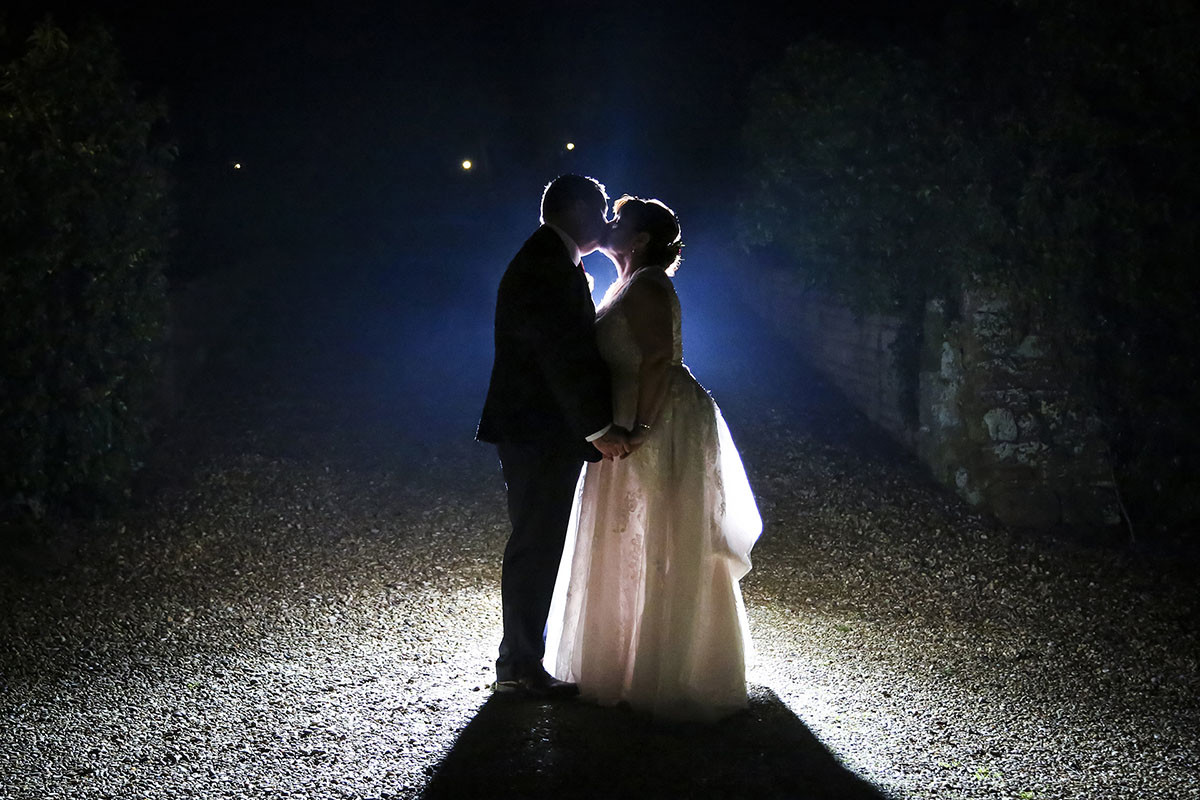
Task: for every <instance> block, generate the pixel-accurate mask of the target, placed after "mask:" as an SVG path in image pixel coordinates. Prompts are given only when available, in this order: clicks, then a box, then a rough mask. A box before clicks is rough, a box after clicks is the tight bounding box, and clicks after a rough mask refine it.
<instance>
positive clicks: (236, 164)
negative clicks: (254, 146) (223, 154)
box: [233, 161, 242, 169]
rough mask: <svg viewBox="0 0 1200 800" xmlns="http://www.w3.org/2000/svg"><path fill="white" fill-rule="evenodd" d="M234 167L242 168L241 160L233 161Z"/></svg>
mask: <svg viewBox="0 0 1200 800" xmlns="http://www.w3.org/2000/svg"><path fill="white" fill-rule="evenodd" d="M233 168H234V169H241V168H242V163H241V162H240V161H235V162H233Z"/></svg>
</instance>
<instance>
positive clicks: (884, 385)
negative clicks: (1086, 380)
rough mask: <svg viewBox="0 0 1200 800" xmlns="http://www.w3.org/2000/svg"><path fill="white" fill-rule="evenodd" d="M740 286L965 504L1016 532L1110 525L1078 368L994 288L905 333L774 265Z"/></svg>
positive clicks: (1096, 428) (937, 310) (1103, 467)
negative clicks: (906, 348)
mask: <svg viewBox="0 0 1200 800" xmlns="http://www.w3.org/2000/svg"><path fill="white" fill-rule="evenodd" d="M751 291H753V293H754V297H753V298H752V299H753V301H754V304H755V305H756V306H757V307H759V308H762V309H763V310H764V313H765V315H766V316H767V317H768V319H769V320H770V321H771V322H772V323H773V325H774V327H775V328H776V329H777V330H778V331H779V332H780V333H781V334H782V335H783V336H784V337H786V338H787V339H788V340H790V341H791V342H792V343H793V344H794V345H795V347H796V348H797V350H798V351H799V353H800V354H801V355H802V356H803V357H804V358H805V359H806V360H807V361H808V362H810V363H811V364H812V365H813V366H815V367H816V368H817V369H818V370H820V371H821V372H822V373H823V374H825V375H826V376H827V377H828V378H829V379H830V381H831V382H832V383H833V384H834V385H835V386H837V387H838V389H840V390H841V391H842V393H843V394H845V396H846V398H847V399H848V400H849V401H850V402H851V403H853V404H854V405H855V406H857V407H858V408H859V409H860V410H862V411H863V413H865V414H866V415H867V417H868V418H869V419H870V420H872V421H873V422H874V423H876V424H877V425H878V426H879V427H880V428H881V429H883V430H884V431H886V432H887V433H888V434H890V435H891V436H892V437H893V438H894V439H896V440H897V441H899V442H901V443H902V444H903V445H905V446H906V447H908V448H910V449H911V450H913V451H914V452H915V453H916V454H917V456H918V457H919V458H920V459H921V461H922V462H924V463H925V464H926V465H927V466H928V467H929V469H930V471H931V473H932V474H933V476H934V477H935V478H936V479H937V480H939V481H941V482H942V483H945V484H946V485H948V486H951V487H953V488H954V490H955V491H956V492H957V493H958V494H959V495H960V496H961V497H962V498H963V499H965V500H966V501H967V502H969V503H971V504H972V505H975V506H978V507H981V508H983V509H985V510H986V511H988V512H990V513H992V514H993V515H995V516H996V517H997V518H998V519H1000V520H1001V521H1002V522H1005V523H1006V524H1011V525H1017V526H1023V527H1050V526H1054V525H1060V524H1065V525H1085V526H1105V525H1113V524H1117V523H1118V522H1119V521H1120V518H1119V516H1118V506H1117V502H1116V494H1115V491H1114V489H1113V484H1112V480H1111V471H1110V469H1109V462H1108V457H1107V455H1108V451H1107V448H1106V446H1105V443H1104V441H1103V439H1102V437H1101V435H1100V434H1101V432H1100V425H1099V420H1098V418H1097V417H1096V415H1095V414H1094V413H1091V411H1090V410H1089V409H1088V408H1087V407H1086V404H1085V403H1083V402H1082V400H1081V397H1082V396H1083V393H1082V392H1081V391H1080V388H1079V376H1080V375H1082V374H1084V371H1085V370H1086V368H1087V364H1086V363H1084V362H1083V361H1082V360H1081V359H1080V358H1079V357H1078V356H1076V355H1075V354H1071V353H1063V352H1056V351H1054V350H1053V348H1051V347H1048V346H1047V345H1046V344H1045V342H1046V341H1047V339H1046V338H1045V337H1044V336H1043V335H1042V333H1044V332H1043V331H1039V330H1038V326H1037V325H1036V324H1033V323H1031V322H1030V321H1029V320H1027V319H1024V318H1022V316H1021V315H1019V314H1017V313H1016V312H1014V310H1013V309H1012V307H1011V306H1010V304H1009V303H1008V301H1007V300H1006V299H1005V298H1004V297H1003V296H1001V295H999V294H997V293H995V292H988V291H985V290H982V289H974V290H971V291H967V292H964V293H963V295H962V296H961V297H955V298H949V299H948V300H947V299H940V300H934V301H931V302H930V303H928V304H927V306H926V309H925V315H924V320H923V322H922V326H921V327H922V330H920V331H916V330H915V329H914V330H909V331H905V330H903V327H902V323H901V320H899V319H897V318H895V317H889V316H887V315H880V314H867V315H859V314H855V313H854V312H852V311H850V310H849V309H848V308H846V307H845V306H843V305H841V304H839V303H837V302H836V301H834V300H833V299H831V298H830V297H828V296H825V295H822V294H819V293H815V292H811V291H805V290H804V289H803V288H801V287H800V286H799V284H798V281H797V280H796V278H795V277H794V275H792V274H790V273H787V272H784V271H774V272H770V273H766V274H764V275H763V276H762V279H761V280H760V281H759V282H758V283H757V284H756V285H755V286H754V287H753V289H752V290H751ZM914 328H915V326H914ZM918 335H919V340H918V341H916V342H914V343H913V346H915V347H916V348H917V349H916V350H915V353H916V354H917V358H915V359H914V358H911V357H910V358H901V357H900V354H901V351H902V350H903V347H902V346H901V345H902V344H903V342H902V341H901V337H904V336H909V337H917V336H918ZM914 373H915V374H914Z"/></svg>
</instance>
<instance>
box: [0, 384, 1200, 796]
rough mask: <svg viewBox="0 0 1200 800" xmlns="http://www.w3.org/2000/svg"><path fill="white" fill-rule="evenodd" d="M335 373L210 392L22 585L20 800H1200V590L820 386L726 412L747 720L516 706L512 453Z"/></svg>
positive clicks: (16, 634) (13, 783)
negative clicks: (757, 526) (745, 502)
mask: <svg viewBox="0 0 1200 800" xmlns="http://www.w3.org/2000/svg"><path fill="white" fill-rule="evenodd" d="M328 369H329V370H331V371H330V372H328V373H327V374H325V375H323V376H322V379H321V380H320V381H319V383H320V384H322V385H325V386H329V387H334V388H331V389H329V391H326V392H324V393H322V395H321V396H312V395H300V394H299V393H297V392H295V391H291V390H288V389H287V388H286V387H287V386H290V385H295V384H293V383H291V382H290V381H288V380H281V381H280V384H279V385H276V386H275V388H271V386H270V382H267V384H266V385H264V386H263V387H262V389H261V391H259V392H257V393H256V394H255V395H254V396H245V397H240V398H239V399H238V400H237V402H234V401H233V400H232V399H231V398H229V397H222V396H221V394H220V393H219V392H216V391H214V392H212V393H211V395H212V396H210V397H209V398H207V399H206V400H203V401H200V402H198V405H197V409H196V410H195V411H193V412H192V413H191V414H190V415H189V416H188V417H187V418H185V419H184V420H182V421H181V423H180V426H179V430H178V431H176V432H175V433H174V434H173V436H172V438H171V439H170V440H169V441H168V443H167V444H166V445H165V446H164V448H163V452H162V455H160V457H159V460H158V463H156V464H155V466H154V469H153V470H152V474H153V475H154V476H155V478H156V481H157V483H156V485H155V487H153V491H151V492H149V497H150V498H151V499H150V500H149V501H148V502H147V503H146V504H145V505H144V506H143V507H142V508H141V510H139V511H138V512H136V513H133V514H130V515H128V516H127V517H126V518H124V519H122V520H119V521H113V522H108V523H103V524H92V525H84V526H80V528H79V529H78V530H75V531H71V532H64V533H63V534H62V536H60V537H58V538H56V539H55V540H54V541H53V542H51V543H49V544H48V545H47V546H46V549H45V550H39V551H36V552H35V551H24V552H19V553H17V557H16V558H15V559H10V561H9V563H8V564H7V565H6V566H5V567H3V568H2V569H0V575H2V577H3V584H2V585H0V603H2V604H3V608H4V609H5V613H4V614H3V617H2V618H0V798H3V799H4V800H8V799H10V798H11V799H13V800H15V799H16V798H21V799H22V800H25V799H28V800H52V799H57V798H64V799H65V798H72V799H74V798H185V797H196V798H210V797H211V798H222V797H254V798H409V797H416V796H424V797H429V798H435V797H436V798H450V797H455V798H457V797H500V798H508V797H514V798H515V797H546V798H549V797H755V798H776V797H795V798H801V797H802V798H830V799H831V800H832V799H834V798H836V799H838V800H842V799H843V798H880V797H895V798H1037V800H1052V799H1053V800H1066V798H1079V799H1080V800H1100V799H1101V798H1104V799H1105V800H1108V799H1110V798H1111V799H1116V798H1147V799H1150V800H1169V799H1172V798H1179V799H1180V800H1182V799H1183V798H1200V777H1198V776H1200V756H1198V753H1197V750H1198V746H1197V744H1198V741H1200V739H1198V734H1200V719H1198V713H1197V712H1198V710H1200V702H1198V696H1200V680H1198V678H1197V653H1198V652H1200V650H1198V648H1197V641H1196V635H1197V634H1196V631H1197V625H1196V622H1197V605H1196V594H1195V589H1194V581H1193V579H1192V577H1191V572H1190V571H1189V570H1188V569H1186V568H1185V565H1182V564H1178V563H1172V562H1170V561H1168V560H1166V559H1163V558H1156V557H1150V556H1145V555H1142V556H1136V555H1133V554H1131V553H1129V552H1127V551H1125V550H1122V549H1120V548H1115V547H1112V546H1106V547H1100V546H1093V547H1085V546H1082V545H1080V544H1074V543H1071V542H1069V541H1065V540H1053V539H1050V538H1047V537H1037V538H1034V537H1029V536H1022V535H1018V534H1015V533H1013V532H1009V531H1005V530H1002V529H1000V528H998V527H996V526H994V525H992V524H989V523H988V522H986V521H984V520H982V519H979V518H977V517H975V516H973V515H972V514H971V513H970V511H969V510H968V509H966V508H964V507H963V506H962V505H961V504H959V503H958V502H957V501H956V500H954V499H953V498H952V497H950V496H949V495H947V494H946V493H945V492H944V491H942V490H941V489H939V488H938V487H936V486H933V485H932V484H931V483H930V482H929V481H928V480H927V479H926V478H925V477H924V476H923V474H922V473H921V471H920V469H919V468H918V467H917V466H916V465H915V464H914V463H913V462H912V461H911V460H909V459H908V458H907V457H906V456H904V455H903V454H901V453H898V452H896V451H894V450H893V449H891V448H889V447H888V446H886V445H885V444H881V443H879V442H877V441H876V439H875V437H874V435H873V434H872V432H871V431H870V430H869V428H868V427H867V426H866V424H865V423H864V422H863V420H862V419H861V418H860V417H858V416H856V415H855V414H853V413H850V412H848V411H845V410H844V409H843V408H842V407H841V404H840V402H839V400H838V398H837V397H836V396H835V395H832V394H830V393H828V392H826V391H825V390H823V389H822V388H821V387H820V385H819V382H817V381H816V380H815V379H813V378H812V377H811V376H809V375H806V374H804V373H803V372H802V371H799V368H796V371H794V372H790V373H789V375H788V376H786V378H787V379H786V380H782V379H781V380H780V381H779V382H778V383H777V385H776V386H775V387H774V388H760V389H756V390H754V391H745V392H743V393H739V394H734V393H730V392H726V393H725V394H722V392H721V391H719V390H718V388H717V387H715V386H714V391H716V393H717V398H718V400H719V401H721V402H722V404H723V407H724V410H725V412H726V417H727V419H728V420H729V421H730V424H731V426H732V428H733V432H734V436H735V438H736V439H737V440H738V441H739V444H740V446H741V448H742V451H743V457H744V460H745V462H746V464H747V468H748V471H749V473H750V477H751V482H752V485H753V486H754V488H755V490H756V492H757V494H758V498H759V502H760V505H761V510H762V513H763V517H764V520H765V533H764V536H763V538H762V539H761V541H760V543H759V545H758V547H757V549H756V550H755V569H754V570H753V571H752V572H751V573H750V575H749V576H747V578H746V580H745V581H744V584H743V585H744V590H745V596H746V601H747V605H748V607H749V609H750V615H751V624H752V628H753V632H754V638H755V642H756V646H757V650H758V653H757V662H756V664H755V666H754V667H753V669H752V670H751V672H750V681H751V683H752V695H753V700H752V705H751V708H750V710H749V711H748V712H746V713H744V714H742V715H739V716H737V717H734V718H732V719H730V720H727V721H726V722H724V723H722V724H720V725H718V726H715V727H711V728H710V727H698V726H659V725H654V724H651V723H650V722H649V721H648V720H645V719H643V718H641V717H639V716H637V715H635V714H633V713H630V712H627V711H622V710H602V709H597V708H593V707H589V706H587V705H585V704H582V703H568V704H555V705H544V704H538V703H529V702H513V701H506V700H505V699H503V698H493V697H491V696H490V694H489V692H488V691H487V689H486V684H487V682H488V681H489V680H490V677H491V674H490V669H491V661H492V659H493V657H494V650H495V646H496V644H497V642H498V640H499V626H500V618H499V614H498V608H499V588H498V587H499V562H500V553H501V550H502V548H503V543H504V539H505V535H506V530H507V527H506V522H505V519H504V516H503V508H504V503H503V495H502V485H501V482H500V477H499V474H498V469H497V466H496V462H495V457H494V453H493V451H492V450H491V449H489V448H486V447H483V446H479V445H475V444H474V443H472V442H470V441H469V435H470V429H469V427H467V428H466V429H461V430H458V431H456V433H455V437H454V438H452V439H450V438H443V437H442V436H441V434H440V433H439V434H433V433H428V432H426V433H422V435H420V436H413V435H411V433H410V431H411V430H412V428H413V426H412V425H411V422H412V419H411V418H409V419H408V420H407V422H408V423H410V424H407V425H406V426H404V427H402V426H401V425H400V424H399V422H398V421H397V420H396V414H395V413H394V411H391V410H389V409H388V408H387V407H386V405H387V404H386V403H385V402H384V401H383V400H381V399H374V400H372V399H370V398H371V397H372V396H373V395H372V391H371V384H372V380H374V377H377V375H373V377H372V379H371V380H368V379H364V378H362V377H361V375H362V373H364V371H365V373H366V374H368V375H372V373H371V369H372V368H371V367H370V365H369V364H367V365H366V366H364V364H363V363H359V362H355V361H353V360H349V361H347V362H345V363H342V364H341V365H340V366H334V367H328ZM339 369H340V370H341V371H340V372H339V371H337V370H339ZM788 369H791V368H788ZM783 371H786V370H783ZM697 372H698V375H699V377H700V378H701V380H702V381H704V380H705V378H706V376H705V374H704V373H703V372H702V371H700V370H698V371H697ZM356 376H358V377H356ZM718 379H719V380H718V383H720V382H721V381H727V379H728V376H724V375H722V376H718ZM317 383H318V381H317V379H316V378H315V377H313V376H312V375H311V374H310V375H309V378H308V384H309V385H310V386H311V385H316V384H317ZM709 385H710V386H713V385H714V384H712V383H710V384H709ZM731 385H732V384H731ZM473 399H474V398H467V399H464V400H462V402H461V403H459V404H458V405H454V404H451V405H452V406H453V408H451V409H450V410H449V411H446V414H447V416H448V417H454V418H455V419H456V420H459V421H461V420H460V419H459V418H458V417H455V414H459V412H460V411H461V414H460V417H461V419H462V420H465V419H466V414H467V413H468V412H469V410H470V409H469V408H468V407H469V406H473V405H474V404H473V402H469V401H471V400H473ZM47 559H50V560H47ZM47 564H49V565H50V566H46V565H47Z"/></svg>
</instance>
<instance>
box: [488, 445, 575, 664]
mask: <svg viewBox="0 0 1200 800" xmlns="http://www.w3.org/2000/svg"><path fill="white" fill-rule="evenodd" d="M496 447H497V449H498V450H499V452H500V467H501V469H502V470H503V472H504V483H505V485H506V487H507V488H508V517H509V520H510V521H511V522H512V535H510V536H509V538H508V544H507V546H505V548H504V563H503V568H502V569H503V571H502V573H501V577H500V595H501V602H502V605H503V610H504V638H503V639H502V640H501V642H500V657H499V658H498V659H497V660H496V679H497V680H502V681H506V680H516V679H518V678H521V677H524V676H526V675H529V674H531V673H536V672H538V671H540V670H541V669H542V666H541V662H542V656H544V655H545V652H546V615H547V614H548V613H549V611H550V600H551V597H552V595H553V594H554V581H555V578H556V577H557V576H558V565H559V561H560V560H561V558H562V551H563V542H564V541H565V540H566V536H567V523H568V522H569V521H570V517H571V503H572V501H573V500H574V498H575V486H576V484H577V482H578V481H579V471H580V468H581V467H582V466H583V460H582V459H581V458H579V457H578V455H576V454H573V453H569V452H567V453H564V452H562V451H561V450H557V449H554V448H548V447H546V445H544V444H530V443H517V442H501V443H500V444H498V445H497V446H496Z"/></svg>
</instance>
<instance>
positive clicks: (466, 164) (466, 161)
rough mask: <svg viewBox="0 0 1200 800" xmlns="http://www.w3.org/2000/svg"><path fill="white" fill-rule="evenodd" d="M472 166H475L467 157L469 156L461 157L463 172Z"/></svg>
mask: <svg viewBox="0 0 1200 800" xmlns="http://www.w3.org/2000/svg"><path fill="white" fill-rule="evenodd" d="M473 166H475V165H474V164H472V163H471V159H469V158H465V159H463V162H462V168H463V172H470V171H471V167H473Z"/></svg>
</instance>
